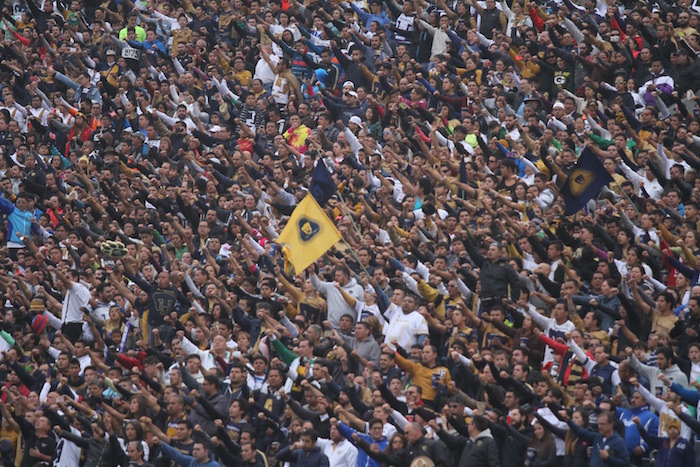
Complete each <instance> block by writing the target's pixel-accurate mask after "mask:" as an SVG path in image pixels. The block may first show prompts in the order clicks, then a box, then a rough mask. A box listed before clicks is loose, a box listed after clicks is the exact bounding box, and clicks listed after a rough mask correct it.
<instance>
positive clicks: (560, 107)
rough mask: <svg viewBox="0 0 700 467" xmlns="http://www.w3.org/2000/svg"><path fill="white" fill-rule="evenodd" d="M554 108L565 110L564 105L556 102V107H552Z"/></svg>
mask: <svg viewBox="0 0 700 467" xmlns="http://www.w3.org/2000/svg"><path fill="white" fill-rule="evenodd" d="M552 108H553V109H563V108H564V104H562V103H561V102H555V103H554V105H553V106H552Z"/></svg>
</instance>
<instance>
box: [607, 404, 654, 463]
mask: <svg viewBox="0 0 700 467" xmlns="http://www.w3.org/2000/svg"><path fill="white" fill-rule="evenodd" d="M616 412H617V416H618V418H619V419H620V420H621V421H622V422H623V423H624V424H625V444H626V445H627V450H628V451H629V452H632V451H633V450H634V448H636V447H637V446H641V447H642V448H643V449H644V452H645V453H647V452H649V446H648V445H647V443H646V441H644V439H642V435H641V434H640V433H639V430H638V429H637V425H635V424H634V422H633V421H632V419H633V418H634V417H639V421H640V422H641V423H642V426H643V427H644V429H646V430H647V431H648V432H651V433H657V432H658V431H659V417H657V416H656V415H655V414H654V413H653V412H651V411H650V410H649V406H646V405H645V406H644V407H635V408H632V409H621V408H619V407H618V408H617V409H616Z"/></svg>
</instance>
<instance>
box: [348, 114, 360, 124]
mask: <svg viewBox="0 0 700 467" xmlns="http://www.w3.org/2000/svg"><path fill="white" fill-rule="evenodd" d="M348 123H354V124H355V125H357V126H362V119H361V118H360V117H358V116H357V115H353V116H352V117H350V120H349V121H348Z"/></svg>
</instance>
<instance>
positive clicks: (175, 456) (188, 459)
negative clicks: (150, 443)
mask: <svg viewBox="0 0 700 467" xmlns="http://www.w3.org/2000/svg"><path fill="white" fill-rule="evenodd" d="M160 448H161V449H162V450H163V454H165V455H166V456H168V457H169V458H170V459H172V460H173V461H175V462H176V463H177V464H178V465H180V466H182V467H221V464H219V463H218V462H216V461H215V460H212V459H211V458H210V459H209V462H205V463H204V464H200V463H199V462H197V461H196V460H194V457H192V456H186V455H184V454H182V453H181V452H179V451H178V450H176V449H175V448H173V447H172V446H170V445H168V444H165V443H161V445H160Z"/></svg>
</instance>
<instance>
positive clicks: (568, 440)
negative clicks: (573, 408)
mask: <svg viewBox="0 0 700 467" xmlns="http://www.w3.org/2000/svg"><path fill="white" fill-rule="evenodd" d="M580 413H581V418H583V426H582V427H581V428H588V416H589V412H588V411H587V410H582V411H580ZM578 442H579V439H578V436H576V434H574V433H573V430H568V431H567V432H566V437H565V438H564V452H565V453H566V455H567V456H573V455H574V452H575V451H576V445H577V444H578Z"/></svg>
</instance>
